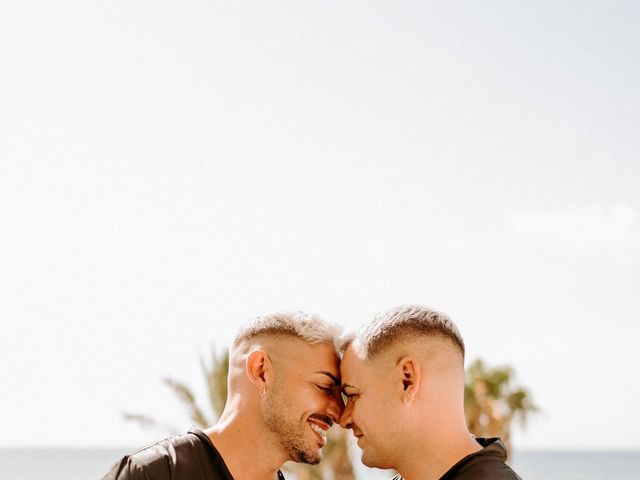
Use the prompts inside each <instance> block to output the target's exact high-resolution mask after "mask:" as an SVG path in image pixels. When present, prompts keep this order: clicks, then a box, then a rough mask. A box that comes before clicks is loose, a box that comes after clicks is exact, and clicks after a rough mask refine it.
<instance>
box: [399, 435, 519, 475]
mask: <svg viewBox="0 0 640 480" xmlns="http://www.w3.org/2000/svg"><path fill="white" fill-rule="evenodd" d="M476 441H477V442H478V443H479V444H480V445H481V446H482V447H484V448H483V449H482V450H479V451H477V452H475V453H472V454H471V455H467V456H466V457H464V458H463V459H462V460H460V461H459V462H458V463H456V464H455V465H454V466H453V467H451V468H450V469H449V470H447V473H445V474H444V475H443V476H442V477H440V480H522V478H521V477H520V476H519V475H518V474H517V473H516V472H514V471H513V470H512V469H511V467H509V465H507V464H506V463H504V462H505V461H506V460H507V450H506V449H505V448H504V444H503V443H502V441H501V440H500V439H499V438H476ZM392 480H402V477H401V476H400V475H396V476H395V477H393V479H392Z"/></svg>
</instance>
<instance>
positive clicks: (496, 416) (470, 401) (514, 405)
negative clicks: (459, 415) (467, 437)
mask: <svg viewBox="0 0 640 480" xmlns="http://www.w3.org/2000/svg"><path fill="white" fill-rule="evenodd" d="M464 411H465V417H466V420H467V427H468V428H469V431H470V432H471V433H473V434H474V435H475V436H476V437H500V438H501V439H502V441H503V442H504V444H505V446H506V447H507V452H508V453H509V454H510V453H511V447H512V445H511V425H512V422H513V420H514V419H518V420H519V421H520V423H521V425H522V427H524V426H525V424H526V420H527V416H528V415H529V414H530V413H531V412H536V411H538V408H537V407H536V406H535V405H534V404H533V402H532V400H531V395H530V394H529V392H528V391H527V390H526V389H525V388H522V387H520V386H516V385H514V373H513V369H512V368H511V367H508V366H501V367H493V368H488V367H487V366H486V365H485V364H484V362H483V361H482V360H480V359H477V360H475V361H474V362H473V363H472V364H471V365H469V367H468V368H467V375H466V383H465V387H464Z"/></svg>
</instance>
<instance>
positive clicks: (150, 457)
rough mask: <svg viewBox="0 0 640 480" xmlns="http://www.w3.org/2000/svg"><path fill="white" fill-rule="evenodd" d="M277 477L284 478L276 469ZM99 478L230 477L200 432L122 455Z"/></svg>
mask: <svg viewBox="0 0 640 480" xmlns="http://www.w3.org/2000/svg"><path fill="white" fill-rule="evenodd" d="M278 478H279V479H281V480H284V477H283V476H282V473H281V472H280V471H278ZM101 480H233V477H232V476H231V473H230V472H229V469H228V468H227V466H226V465H225V463H224V460H223V459H222V457H221V456H220V453H218V450H216V448H215V447H214V446H213V443H212V442H211V439H210V438H209V437H208V436H207V434H205V433H204V432H203V431H201V430H198V429H192V430H190V431H189V433H186V434H184V435H177V436H175V437H169V438H166V439H164V440H162V441H160V442H158V443H155V444H153V445H150V446H148V447H145V448H142V449H140V450H138V451H137V452H135V453H132V454H131V455H126V456H125V457H123V458H122V459H121V460H120V461H119V462H116V463H115V464H114V465H113V466H112V467H111V468H110V469H109V471H108V472H107V473H105V474H104V475H103V476H102V478H101Z"/></svg>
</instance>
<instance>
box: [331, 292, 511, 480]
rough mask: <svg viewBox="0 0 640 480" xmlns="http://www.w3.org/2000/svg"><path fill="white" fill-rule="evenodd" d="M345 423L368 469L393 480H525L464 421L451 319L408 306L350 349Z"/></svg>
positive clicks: (380, 320)
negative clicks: (390, 472)
mask: <svg viewBox="0 0 640 480" xmlns="http://www.w3.org/2000/svg"><path fill="white" fill-rule="evenodd" d="M343 348H344V349H345V351H344V355H343V358H342V363H341V367H340V370H341V373H342V388H343V393H344V395H345V396H346V397H347V404H346V406H345V409H344V411H343V414H342V417H341V418H340V425H342V426H343V427H344V428H350V429H352V431H353V434H354V436H355V437H356V438H357V442H358V445H359V446H360V448H361V449H362V463H364V464H365V465H367V466H370V467H377V468H383V469H395V470H396V471H397V472H398V473H399V474H400V475H398V476H397V477H395V478H394V480H400V479H405V480H437V479H440V480H454V479H455V480H522V479H521V478H520V477H519V476H518V475H517V474H516V473H515V472H514V471H513V470H512V469H511V468H510V467H509V466H507V465H506V464H505V460H506V451H505V448H504V445H503V444H502V442H501V441H500V439H497V438H492V439H482V438H477V439H474V438H473V436H472V435H471V434H470V433H469V431H468V429H467V426H466V422H465V417H464V382H465V372H464V342H463V340H462V337H461V336H460V332H459V331H458V328H457V327H456V326H455V324H454V323H453V322H452V321H451V320H450V319H449V317H447V316H446V315H444V314H442V313H440V312H437V311H435V310H431V309H429V308H426V307H423V306H420V305H403V306H399V307H396V308H393V309H391V310H389V311H388V312H386V313H384V314H382V315H379V316H378V317H377V318H376V319H375V320H374V321H373V322H371V324H369V325H368V326H367V327H365V328H364V329H363V330H361V331H360V332H358V333H357V334H356V335H355V336H353V338H351V339H350V341H349V342H347V344H346V345H345V346H344V347H343Z"/></svg>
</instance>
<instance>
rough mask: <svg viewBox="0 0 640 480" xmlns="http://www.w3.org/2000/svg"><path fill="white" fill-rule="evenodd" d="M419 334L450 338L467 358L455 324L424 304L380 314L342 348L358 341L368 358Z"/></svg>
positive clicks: (393, 309)
mask: <svg viewBox="0 0 640 480" xmlns="http://www.w3.org/2000/svg"><path fill="white" fill-rule="evenodd" d="M417 336H431V337H440V338H443V339H445V340H448V341H449V342H450V343H451V344H452V345H453V346H454V347H455V348H457V349H458V350H459V351H460V353H461V354H462V358H463V360H464V353H465V349H464V341H463V340H462V336H461V335H460V331H459V330H458V327H457V326H456V324H455V323H453V321H451V319H450V318H449V317H448V316H447V315H446V314H444V313H442V312H438V311H437V310H433V309H431V308H429V307H425V306H423V305H400V306H398V307H394V308H392V309H390V310H388V311H386V312H383V313H381V314H379V315H377V316H376V317H375V318H374V319H373V321H372V322H371V323H370V324H368V325H367V326H365V327H364V328H362V329H361V330H360V331H358V332H357V333H356V334H355V335H353V336H352V337H350V338H348V339H347V340H346V342H343V344H342V345H341V350H342V351H344V350H345V349H346V348H347V347H348V346H349V345H350V344H351V343H354V342H357V344H358V348H361V349H362V351H363V353H364V355H365V357H366V358H372V357H374V356H376V355H378V354H379V353H381V352H383V351H384V350H386V349H387V347H389V346H390V345H392V344H393V343H395V342H396V341H399V340H403V339H415V338H416V337H417Z"/></svg>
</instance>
